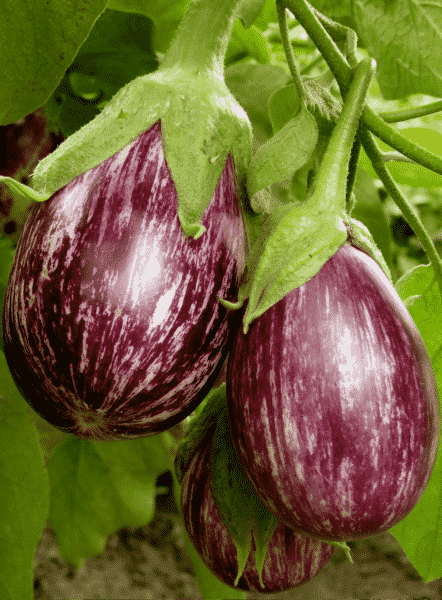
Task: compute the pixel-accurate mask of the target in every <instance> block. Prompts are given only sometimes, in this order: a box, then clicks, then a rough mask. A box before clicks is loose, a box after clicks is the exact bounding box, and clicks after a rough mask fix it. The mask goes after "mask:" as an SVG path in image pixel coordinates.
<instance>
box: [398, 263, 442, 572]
mask: <svg viewBox="0 0 442 600" xmlns="http://www.w3.org/2000/svg"><path fill="white" fill-rule="evenodd" d="M396 290H397V292H398V293H399V295H400V296H401V298H402V299H403V300H406V299H407V298H414V302H413V303H412V304H410V305H409V306H408V310H409V312H410V314H411V316H412V317H413V320H414V322H415V323H416V326H417V328H418V329H419V332H420V334H421V336H422V338H423V340H424V342H425V346H426V347H427V350H428V353H429V355H430V357H431V361H432V364H433V368H434V371H435V375H436V381H437V387H438V391H439V399H440V400H442V343H441V340H442V324H441V315H442V299H441V296H440V292H439V286H438V285H437V282H436V279H435V276H434V270H433V267H432V266H431V265H419V266H418V267H416V268H414V269H412V270H411V271H409V272H408V273H406V274H405V275H404V276H403V277H401V279H399V281H398V282H397V283H396ZM416 296H417V298H416ZM390 533H392V534H393V535H394V537H395V538H396V539H397V541H398V542H399V544H400V545H401V547H402V549H403V550H404V552H405V553H406V555H407V557H408V558H409V560H410V561H411V563H412V564H413V566H414V567H415V569H416V570H417V571H418V573H419V575H420V576H421V577H422V579H423V580H424V581H425V582H429V581H433V580H435V579H439V578H440V577H442V446H441V445H439V450H438V454H437V457H436V463H435V466H434V469H433V472H432V474H431V477H430V480H429V482H428V485H427V487H426V489H425V492H424V493H423V495H422V497H421V498H420V500H419V502H418V503H417V504H416V506H415V507H414V508H413V510H412V511H411V512H410V513H409V514H408V515H407V516H406V517H405V519H403V520H402V521H401V522H400V523H398V524H397V525H395V526H394V527H392V528H391V529H390Z"/></svg>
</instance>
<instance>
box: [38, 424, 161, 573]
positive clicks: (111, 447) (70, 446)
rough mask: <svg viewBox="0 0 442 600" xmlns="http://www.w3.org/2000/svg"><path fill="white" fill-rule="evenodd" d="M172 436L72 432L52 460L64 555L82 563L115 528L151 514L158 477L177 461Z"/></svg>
mask: <svg viewBox="0 0 442 600" xmlns="http://www.w3.org/2000/svg"><path fill="white" fill-rule="evenodd" d="M168 438H170V436H169V435H168V434H167V433H165V434H159V435H157V436H153V437H149V438H144V439H140V440H131V441H127V442H90V441H86V440H80V439H79V438H76V437H74V436H69V437H67V438H65V439H64V440H63V442H62V443H61V444H60V445H59V446H58V447H57V449H56V450H55V452H54V454H53V455H52V457H51V460H50V462H49V465H48V469H49V476H50V480H51V508H50V514H49V520H50V522H51V525H52V527H53V528H54V530H55V533H56V536H57V540H58V544H59V548H60V551H61V553H62V555H63V557H64V558H65V560H67V561H68V562H69V563H71V564H72V565H75V566H76V567H80V566H81V565H82V563H83V561H84V559H85V558H87V557H89V556H94V555H96V554H100V553H101V552H102V551H103V548H104V545H105V543H106V538H107V536H108V535H109V534H110V533H112V532H113V531H116V530H117V529H120V528H121V527H123V526H129V527H139V526H141V525H145V524H146V523H148V522H149V521H150V520H151V519H152V517H153V514H154V510H155V490H156V487H155V483H156V478H157V476H158V475H159V474H160V473H163V472H165V471H167V470H169V469H170V468H171V466H172V465H171V463H170V459H169V455H168V448H167V446H168V442H167V440H168Z"/></svg>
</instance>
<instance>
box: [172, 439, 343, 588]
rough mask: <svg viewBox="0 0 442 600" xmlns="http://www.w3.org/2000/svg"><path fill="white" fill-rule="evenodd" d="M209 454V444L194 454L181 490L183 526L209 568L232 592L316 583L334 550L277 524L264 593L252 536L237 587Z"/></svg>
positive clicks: (266, 564)
mask: <svg viewBox="0 0 442 600" xmlns="http://www.w3.org/2000/svg"><path fill="white" fill-rule="evenodd" d="M210 451H211V443H210V442H209V443H208V444H204V445H201V446H200V447H199V448H198V450H197V451H196V453H195V455H194V457H193V459H192V461H191V463H190V465H189V467H188V469H187V470H186V472H185V474H184V477H183V480H182V487H181V510H182V513H183V520H184V526H185V528H186V531H187V533H188V535H189V538H190V539H191V541H192V543H193V545H194V547H195V549H196V551H197V552H198V554H199V555H200V556H201V559H202V560H203V562H204V564H205V565H206V566H207V568H208V569H210V570H211V571H212V572H213V573H214V574H215V575H216V576H217V577H218V579H220V580H221V581H223V582H224V583H226V584H227V585H229V586H231V587H236V588H238V589H240V590H249V591H257V592H264V593H269V592H281V591H284V590H288V589H290V588H293V587H296V586H298V585H301V584H303V583H306V582H307V581H309V580H310V579H312V578H313V577H315V575H317V574H318V573H319V571H320V570H321V569H322V568H323V567H324V566H325V565H326V564H327V563H328V562H329V560H330V558H331V557H332V555H333V553H334V551H335V547H334V546H332V545H330V544H327V543H325V542H320V541H318V540H314V539H312V538H309V537H307V536H304V535H301V534H299V533H298V532H296V531H295V530H294V529H292V528H290V527H286V526H285V525H284V524H282V523H278V524H277V526H276V527H275V529H274V531H273V533H272V536H271V538H270V541H269V545H268V547H267V551H266V556H265V559H264V565H263V569H262V583H263V585H264V588H263V587H262V586H261V584H260V581H259V575H258V570H257V566H256V562H255V548H256V545H255V540H254V538H253V536H252V546H251V551H250V554H249V556H248V558H247V562H246V564H245V567H244V571H243V572H242V574H241V577H240V578H239V580H238V583H237V585H236V586H235V578H236V574H237V572H238V558H237V550H236V547H235V544H234V542H233V540H232V537H231V535H230V533H229V531H228V529H227V527H226V526H225V525H224V523H223V521H222V519H221V515H220V513H219V510H218V508H217V505H216V502H215V499H214V497H213V494H212V492H211V486H210V478H211V474H210Z"/></svg>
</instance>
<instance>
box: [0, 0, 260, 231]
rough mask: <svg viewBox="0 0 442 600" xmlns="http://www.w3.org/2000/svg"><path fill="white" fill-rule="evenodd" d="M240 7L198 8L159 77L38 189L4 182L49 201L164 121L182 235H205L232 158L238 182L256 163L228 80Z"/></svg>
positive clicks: (143, 81)
mask: <svg viewBox="0 0 442 600" xmlns="http://www.w3.org/2000/svg"><path fill="white" fill-rule="evenodd" d="M238 1H239V0H193V1H192V2H191V4H190V6H189V9H188V12H187V13H186V15H185V17H184V19H183V21H182V23H181V25H180V27H179V29H178V32H177V35H176V37H175V39H174V41H173V43H172V45H171V47H170V49H169V51H168V53H167V54H166V56H165V58H164V59H163V61H162V63H161V64H160V67H159V69H158V70H157V71H155V72H153V73H150V74H149V75H143V76H141V77H137V78H136V79H134V80H133V81H131V82H130V83H128V84H127V85H125V86H124V87H123V88H121V89H120V90H119V91H118V92H117V93H116V94H115V96H114V97H113V98H112V99H111V100H110V101H109V103H108V104H107V105H106V107H105V108H104V109H103V111H102V112H101V113H100V114H99V115H97V117H95V118H94V119H93V120H92V121H90V122H89V123H87V124H86V125H84V126H83V127H82V128H81V129H79V130H78V131H77V132H76V133H74V134H73V135H72V136H70V137H69V138H68V139H67V140H66V141H65V142H63V143H62V144H61V145H60V146H59V147H58V148H57V149H56V150H55V151H54V152H53V153H52V154H50V155H49V156H47V157H46V158H44V159H43V160H42V161H40V163H39V164H38V165H37V167H36V169H35V171H34V173H33V179H32V189H31V188H28V187H27V186H24V185H23V184H18V182H15V181H14V180H11V179H10V178H7V177H1V178H0V182H3V183H5V184H6V185H9V187H11V188H12V189H13V190H14V191H15V192H16V193H17V192H18V193H20V194H22V195H23V196H25V197H27V198H28V199H32V200H40V201H41V200H47V199H48V198H50V197H51V196H52V195H53V194H54V193H55V192H56V191H58V190H59V189H60V188H62V187H63V186H65V185H66V184H68V183H69V182H70V181H72V180H73V179H75V177H77V176H78V175H81V174H82V173H84V172H86V171H88V170H89V169H92V168H93V167H95V166H97V165H98V164H100V163H102V162H103V161H105V160H106V159H107V158H109V157H111V156H113V155H114V154H115V153H116V152H118V151H119V150H121V149H122V148H124V147H125V146H126V145H128V144H129V143H130V142H132V141H133V140H134V139H136V138H137V137H138V136H139V135H140V134H142V133H144V132H145V131H147V130H148V129H149V128H150V127H151V126H152V125H153V124H154V123H156V122H157V121H159V120H160V121H161V132H162V140H163V147H164V153H165V158H166V162H167V165H168V167H169V170H170V173H171V176H172V179H173V181H174V184H175V187H176V191H177V196H178V216H179V218H180V222H181V225H182V228H183V231H184V233H185V234H186V235H187V236H192V237H194V238H198V237H199V236H200V235H202V234H203V233H204V227H203V226H202V225H201V223H200V219H201V217H202V215H203V213H204V211H205V209H206V207H207V205H208V204H209V202H210V200H211V198H212V196H213V193H214V191H215V188H216V185H217V183H218V181H219V179H220V176H221V173H222V171H223V169H224V166H225V164H226V160H227V157H228V155H229V154H230V155H231V157H232V158H233V160H234V164H235V168H236V174H237V177H238V181H240V180H241V179H242V178H243V177H244V174H245V171H246V168H247V165H248V162H249V160H250V155H251V147H252V131H251V125H250V122H249V119H248V117H247V115H246V113H245V111H244V110H243V109H242V108H241V106H240V105H239V104H238V103H237V102H236V100H235V99H234V97H233V96H232V94H231V93H230V92H229V90H228V88H227V86H226V85H225V83H224V78H223V63H224V56H225V52H226V49H227V44H228V41H229V38H230V33H231V29H232V25H233V21H234V19H235V16H236V13H235V9H236V6H237V4H238Z"/></svg>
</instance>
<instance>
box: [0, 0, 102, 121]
mask: <svg viewBox="0 0 442 600" xmlns="http://www.w3.org/2000/svg"><path fill="white" fill-rule="evenodd" d="M106 4H107V0H94V2H91V1H90V0H63V2H59V1H52V2H48V0H33V1H32V2H23V0H10V1H9V2H0V50H1V56H2V60H1V64H0V81H1V82H2V83H1V86H0V125H7V124H9V123H13V122H15V121H17V120H18V119H20V118H21V117H23V116H25V115H27V114H29V113H31V112H32V111H34V110H35V109H36V108H38V107H39V106H41V105H42V104H43V103H44V102H45V101H46V100H47V99H48V98H49V96H50V95H51V94H52V92H53V91H54V89H55V88H56V87H57V85H58V83H59V81H60V80H61V78H62V77H63V74H64V72H65V71H66V69H67V68H68V67H69V65H70V64H71V62H72V61H73V59H74V57H75V55H76V54H77V52H78V49H79V47H80V46H81V45H82V43H83V42H84V41H85V39H86V38H87V36H88V35H89V32H90V30H91V29H92V27H93V25H94V23H95V21H96V19H97V17H98V16H99V15H100V14H101V13H102V12H103V10H104V9H105V8H106Z"/></svg>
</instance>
